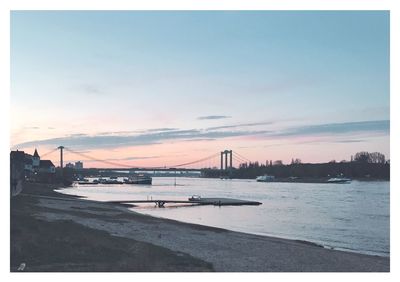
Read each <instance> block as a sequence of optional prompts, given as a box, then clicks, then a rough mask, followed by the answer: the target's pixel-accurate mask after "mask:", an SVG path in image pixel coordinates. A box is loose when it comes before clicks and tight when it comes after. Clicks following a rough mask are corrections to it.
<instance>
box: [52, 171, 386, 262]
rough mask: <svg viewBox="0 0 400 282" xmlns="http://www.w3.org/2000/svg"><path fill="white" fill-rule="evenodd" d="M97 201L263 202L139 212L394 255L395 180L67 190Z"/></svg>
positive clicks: (182, 182) (179, 182)
mask: <svg viewBox="0 0 400 282" xmlns="http://www.w3.org/2000/svg"><path fill="white" fill-rule="evenodd" d="M59 191H60V192H62V193H65V194H72V195H79V196H84V197H87V198H88V199H91V200H99V201H111V200H146V199H156V198H157V199H175V200H178V199H179V200H187V198H188V197H189V196H191V195H194V194H196V195H200V196H202V197H229V198H236V199H244V200H253V201H258V202H262V205H260V206H222V207H218V206H187V205H186V206H183V205H178V204H174V205H173V204H167V205H166V206H165V208H156V207H155V206H154V204H141V205H140V206H137V207H133V208H131V209H132V210H134V211H136V212H139V213H143V214H147V215H151V216H155V217H162V218H169V219H174V220H178V221H182V222H189V223H196V224H202V225H207V226H214V227H220V228H225V229H229V230H234V231H240V232H246V233H252V234H259V235H268V236H275V237H281V238H287V239H297V240H306V241H310V242H314V243H317V244H321V245H323V246H326V247H330V248H335V249H340V250H348V251H354V252H358V253H365V254H373V255H381V256H389V254H390V183H389V182H388V181H370V182H360V181H352V182H351V183H350V184H318V183H275V182H270V183H260V182H256V181H255V180H239V179H237V180H221V179H208V178H183V177H182V178H181V177H179V178H176V185H175V179H174V178H172V177H154V178H153V185H128V184H123V185H101V184H99V185H80V186H73V187H71V188H66V189H62V190H59Z"/></svg>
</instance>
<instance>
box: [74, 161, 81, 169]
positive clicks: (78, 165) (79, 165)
mask: <svg viewBox="0 0 400 282" xmlns="http://www.w3.org/2000/svg"><path fill="white" fill-rule="evenodd" d="M75 169H83V163H82V162H81V161H77V162H76V163H75Z"/></svg>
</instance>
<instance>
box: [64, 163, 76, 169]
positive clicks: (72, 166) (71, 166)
mask: <svg viewBox="0 0 400 282" xmlns="http://www.w3.org/2000/svg"><path fill="white" fill-rule="evenodd" d="M65 167H68V168H74V167H75V165H74V164H73V163H67V164H66V165H65Z"/></svg>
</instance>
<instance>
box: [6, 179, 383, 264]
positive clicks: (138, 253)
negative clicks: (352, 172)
mask: <svg viewBox="0 0 400 282" xmlns="http://www.w3.org/2000/svg"><path fill="white" fill-rule="evenodd" d="M54 188H56V187H54V186H51V185H40V184H29V185H27V186H26V187H25V188H24V190H23V192H22V193H21V194H20V195H18V196H16V197H13V198H12V199H11V271H16V269H17V268H18V266H20V264H21V263H25V264H26V269H25V270H26V271H178V272H186V271H196V272H197V271H221V272H222V271H229V272H232V271H240V272H241V271H244V272H247V271H257V272H282V271H283V272H300V271H301V272H303V271H305V272H314V271H324V272H388V271H390V259H389V258H387V257H379V256H369V255H363V254H357V253H350V252H344V251H337V250H330V249H325V248H323V247H321V246H318V245H315V244H312V243H309V242H301V241H296V240H286V239H280V238H274V237H267V236H258V235H251V234H246V233H240V232H233V231H228V230H225V229H219V228H212V227H207V226H201V225H195V224H187V223H181V222H177V221H173V220H167V219H159V218H154V217H150V216H145V215H141V214H138V213H134V212H131V211H129V210H128V209H127V208H126V207H125V206H122V205H116V204H109V203H103V202H95V201H88V200H83V199H79V198H77V197H73V196H68V195H63V194H59V193H56V192H54V191H53V189H54Z"/></svg>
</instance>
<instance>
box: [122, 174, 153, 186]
mask: <svg viewBox="0 0 400 282" xmlns="http://www.w3.org/2000/svg"><path fill="white" fill-rule="evenodd" d="M151 182H152V178H151V177H150V176H148V175H146V174H137V175H133V176H130V177H128V178H124V183H126V184H148V185H151Z"/></svg>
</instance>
